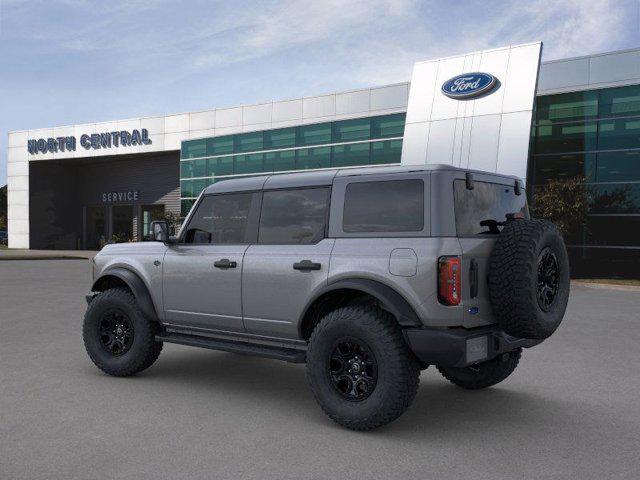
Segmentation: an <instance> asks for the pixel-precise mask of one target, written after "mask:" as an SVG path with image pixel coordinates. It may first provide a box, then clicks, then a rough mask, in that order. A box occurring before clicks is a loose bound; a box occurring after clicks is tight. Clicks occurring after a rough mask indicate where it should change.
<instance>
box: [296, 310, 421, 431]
mask: <svg viewBox="0 0 640 480" xmlns="http://www.w3.org/2000/svg"><path fill="white" fill-rule="evenodd" d="M343 338H353V339H356V340H357V341H358V342H362V343H363V344H365V345H366V346H367V347H368V348H369V350H370V351H371V353H372V354H373V357H375V361H376V363H377V381H376V383H375V387H374V388H373V389H372V391H371V393H370V394H369V396H368V397H366V398H365V399H363V400H359V401H350V400H347V399H345V398H344V397H343V396H341V395H340V393H339V392H338V391H337V390H336V388H335V386H334V384H333V383H332V381H331V375H330V367H329V362H330V357H331V354H332V351H334V345H336V342H339V341H341V339H343ZM307 376H308V379H309V383H310V385H311V390H312V391H313V394H314V396H315V398H316V401H317V402H318V404H319V405H320V407H321V408H322V409H323V410H324V411H325V413H326V414H327V415H328V416H329V417H330V418H331V419H333V420H334V421H335V422H337V423H338V424H340V425H342V426H344V427H346V428H349V429H352V430H371V429H374V428H377V427H380V426H381V425H384V424H387V423H389V422H391V421H393V420H395V419H396V418H398V417H399V416H400V415H402V413H404V411H405V410H406V409H407V408H408V407H409V405H410V404H411V402H412V401H413V399H414V397H415V395H416V392H417V390H418V384H419V381H420V365H419V363H418V361H417V359H416V358H415V356H414V355H413V353H412V352H411V351H410V350H409V349H408V347H407V345H406V343H405V341H404V339H403V338H402V332H401V330H400V327H399V326H398V324H397V323H396V321H395V319H394V318H393V316H392V315H391V314H389V313H388V312H385V311H383V310H381V309H380V308H378V307H376V306H375V305H367V304H359V305H348V306H346V307H342V308H339V309H336V310H333V311H332V312H330V313H328V314H327V315H325V316H324V317H323V318H322V319H321V320H320V322H319V323H318V324H317V325H316V327H315V329H314V330H313V333H312V334H311V339H310V340H309V348H308V350H307Z"/></svg>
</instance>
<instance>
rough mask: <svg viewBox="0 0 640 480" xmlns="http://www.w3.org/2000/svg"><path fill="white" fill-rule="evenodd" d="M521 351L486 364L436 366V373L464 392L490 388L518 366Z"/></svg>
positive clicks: (498, 357)
mask: <svg viewBox="0 0 640 480" xmlns="http://www.w3.org/2000/svg"><path fill="white" fill-rule="evenodd" d="M521 354H522V349H520V348H518V349H517V350H513V351H511V352H508V353H503V354H502V355H498V356H497V357H496V358H494V359H492V360H489V361H488V362H482V363H478V364H476V365H470V366H468V367H463V368H455V367H442V366H438V367H437V368H438V371H439V372H440V373H441V374H442V376H443V377H444V378H446V379H447V380H449V381H450V382H451V383H453V384H454V385H457V386H459V387H461V388H464V389H466V390H480V389H482V388H487V387H491V386H493V385H496V384H497V383H500V382H501V381H503V380H504V379H506V378H507V377H508V376H509V375H511V374H512V373H513V371H514V370H515V369H516V367H517V366H518V362H519V361H520V356H521Z"/></svg>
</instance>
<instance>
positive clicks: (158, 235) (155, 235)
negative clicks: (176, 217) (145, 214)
mask: <svg viewBox="0 0 640 480" xmlns="http://www.w3.org/2000/svg"><path fill="white" fill-rule="evenodd" d="M151 240H154V241H156V242H162V243H167V242H168V241H169V225H167V222H165V221H164V220H154V221H153V222H151Z"/></svg>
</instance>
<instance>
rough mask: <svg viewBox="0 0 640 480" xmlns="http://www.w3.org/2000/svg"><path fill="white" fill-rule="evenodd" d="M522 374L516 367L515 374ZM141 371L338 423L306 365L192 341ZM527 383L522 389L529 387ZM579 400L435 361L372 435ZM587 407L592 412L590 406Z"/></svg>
mask: <svg viewBox="0 0 640 480" xmlns="http://www.w3.org/2000/svg"><path fill="white" fill-rule="evenodd" d="M515 375H517V372H516V374H515ZM134 378H139V379H144V378H146V379H149V380H151V379H153V381H154V382H155V381H161V382H162V383H163V384H164V385H165V387H166V388H170V389H174V388H176V389H177V388H185V387H187V386H188V388H189V390H190V392H193V393H196V394H197V393H204V394H209V392H211V391H212V389H215V391H216V392H219V391H221V390H224V395H225V397H226V398H232V399H237V401H238V402H241V403H242V404H243V405H248V406H249V407H250V408H252V407H253V406H254V405H253V404H254V403H255V407H256V408H263V407H264V406H265V404H271V405H272V408H276V409H282V411H284V412H287V414H288V415H291V416H294V417H299V418H304V419H305V421H306V422H311V424H312V425H311V426H312V427H313V428H337V429H340V427H339V426H337V425H335V424H334V423H333V422H331V421H330V420H329V419H328V418H327V417H326V416H325V415H324V414H323V412H322V411H321V409H320V408H319V407H318V406H317V404H316V403H315V400H314V398H313V395H312V393H311V391H310V389H309V387H308V384H307V379H306V372H305V368H304V366H303V365H293V364H288V363H284V362H281V361H278V360H268V359H263V358H256V357H250V356H244V355H235V354H230V353H224V352H213V351H207V350H198V349H191V348H182V347H180V350H178V351H164V352H163V354H162V355H161V356H160V360H159V361H158V362H157V363H156V365H154V366H153V367H152V368H151V369H149V370H148V371H146V372H144V373H143V374H142V375H141V376H138V377H134ZM523 387H524V390H525V391H521V390H518V389H519V388H523ZM575 408H576V405H573V404H570V403H569V402H564V401H562V400H559V399H558V398H557V397H555V398H553V399H552V398H549V397H548V396H544V395H542V394H537V393H534V392H532V391H531V389H530V388H527V386H526V385H524V384H523V383H522V382H521V381H518V379H517V378H516V379H514V380H513V381H511V380H507V381H506V382H504V383H503V384H501V385H498V386H495V387H492V388H489V389H486V390H481V391H466V390H463V389H461V388H458V387H456V386H454V385H451V384H450V383H448V382H447V381H446V380H444V379H443V378H442V377H440V375H439V374H438V373H437V372H436V370H435V368H433V367H430V368H429V369H428V370H426V371H425V372H423V373H422V376H421V385H420V388H419V390H418V393H417V395H416V398H415V400H414V402H413V405H412V406H411V408H410V409H409V410H408V411H407V412H406V413H405V414H404V415H403V416H402V417H400V418H399V419H398V420H397V421H395V422H393V423H391V424H389V425H387V426H385V427H382V428H380V429H378V430H376V431H374V432H371V433H369V435H377V434H378V433H384V435H386V436H389V435H391V436H393V437H396V438H397V437H406V438H407V439H410V438H413V437H415V438H420V439H422V440H424V438H425V436H431V437H433V434H434V433H436V432H437V437H438V438H439V439H442V438H443V437H452V438H455V437H457V436H460V435H462V434H464V435H465V436H466V437H465V438H466V439H467V440H468V439H469V436H471V437H473V436H476V435H477V436H478V437H479V438H482V437H483V436H484V435H486V432H487V431H490V430H492V431H495V429H496V425H498V426H501V427H506V428H507V429H508V428H518V429H522V428H536V427H539V426H541V425H543V424H544V425H556V426H559V425H560V424H562V423H565V424H566V423H567V418H571V417H573V418H575V415H576V411H575ZM585 414H588V412H586V413H585Z"/></svg>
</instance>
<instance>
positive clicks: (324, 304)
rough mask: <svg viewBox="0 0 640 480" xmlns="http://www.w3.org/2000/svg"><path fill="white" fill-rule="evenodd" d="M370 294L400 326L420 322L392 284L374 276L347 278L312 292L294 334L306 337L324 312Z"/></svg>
mask: <svg viewBox="0 0 640 480" xmlns="http://www.w3.org/2000/svg"><path fill="white" fill-rule="evenodd" d="M364 296H367V297H371V298H373V299H374V300H376V301H377V302H378V303H379V304H380V306H381V308H383V309H384V310H386V311H388V312H389V313H390V314H391V315H393V316H394V318H395V319H396V321H397V322H398V324H399V325H400V326H403V327H409V326H420V325H422V322H421V321H420V318H419V317H418V315H417V314H416V312H415V310H414V309H413V307H412V306H411V305H410V304H409V302H408V301H407V300H406V299H405V298H404V297H403V296H402V295H401V294H399V293H398V292H397V291H396V290H395V289H393V288H392V287H390V286H388V285H385V284H384V283H381V282H379V281H376V280H371V279H366V278H351V279H343V280H339V281H337V282H335V283H331V284H329V285H327V286H326V287H324V288H323V289H321V290H320V291H318V292H316V295H315V296H314V297H313V299H311V300H310V301H309V302H308V303H307V305H306V306H305V308H304V310H303V312H302V315H301V316H300V319H299V321H298V334H299V337H300V338H301V339H304V340H308V339H309V337H310V335H311V332H312V331H313V328H314V327H315V324H316V323H317V322H318V321H319V320H320V318H321V317H322V316H323V314H324V312H326V311H328V310H331V309H334V308H339V307H341V306H343V305H346V304H348V303H350V302H352V301H354V300H356V299H357V298H359V297H364Z"/></svg>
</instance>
